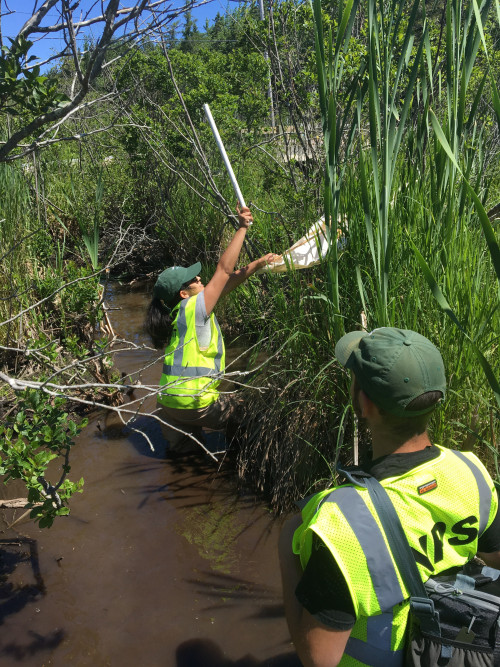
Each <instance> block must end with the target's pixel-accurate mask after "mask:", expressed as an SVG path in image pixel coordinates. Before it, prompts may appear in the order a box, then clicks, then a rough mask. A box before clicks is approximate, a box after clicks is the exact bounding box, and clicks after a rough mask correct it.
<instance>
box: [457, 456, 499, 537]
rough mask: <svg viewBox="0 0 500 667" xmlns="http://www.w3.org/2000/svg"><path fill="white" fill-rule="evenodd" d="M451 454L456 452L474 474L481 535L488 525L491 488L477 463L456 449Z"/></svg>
mask: <svg viewBox="0 0 500 667" xmlns="http://www.w3.org/2000/svg"><path fill="white" fill-rule="evenodd" d="M451 451H452V452H453V454H456V455H457V456H458V458H459V459H460V460H461V461H463V462H464V463H465V464H466V465H467V466H469V470H470V471H471V473H472V474H473V475H474V479H475V480H476V484H477V488H478V491H479V535H482V534H483V532H484V531H485V530H486V526H487V525H488V519H489V518H490V508H491V489H490V487H489V486H488V482H487V481H486V479H485V478H484V475H483V473H482V472H481V471H480V470H479V468H478V467H477V465H475V464H474V463H472V461H471V460H470V459H468V458H467V457H466V456H464V455H463V454H462V452H458V451H457V450H456V449H452V450H451Z"/></svg>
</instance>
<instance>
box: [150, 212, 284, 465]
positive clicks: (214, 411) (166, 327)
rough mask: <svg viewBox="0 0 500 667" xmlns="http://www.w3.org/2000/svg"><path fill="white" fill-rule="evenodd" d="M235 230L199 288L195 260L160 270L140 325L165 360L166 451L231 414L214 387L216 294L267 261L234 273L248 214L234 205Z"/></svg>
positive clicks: (218, 373) (217, 374) (217, 375)
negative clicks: (213, 267) (160, 350)
mask: <svg viewBox="0 0 500 667" xmlns="http://www.w3.org/2000/svg"><path fill="white" fill-rule="evenodd" d="M237 211H238V222H239V228H238V229H237V230H236V232H235V234H234V236H233V238H232V240H231V242H230V243H229V245H228V247H227V249H226V250H225V252H224V253H223V255H222V257H221V258H220V260H219V263H218V264H217V268H216V270H215V273H214V275H213V276H212V278H211V279H210V281H209V282H208V283H207V285H206V286H205V285H204V284H203V283H202V282H201V279H200V276H199V275H198V274H199V273H200V271H201V264H200V263H199V262H197V263H196V264H193V265H191V266H188V267H183V266H171V267H169V268H168V269H165V271H163V272H162V273H161V274H160V276H159V277H158V280H157V281H156V284H155V286H154V289H153V298H152V300H151V303H150V305H149V308H148V312H147V315H146V322H145V329H146V331H147V332H148V333H149V335H150V336H151V339H152V341H153V344H154V345H155V347H157V348H158V349H160V348H162V347H164V346H165V345H166V349H165V358H164V363H163V373H162V376H161V379H160V386H161V387H164V389H163V390H162V391H161V392H160V393H159V394H158V405H159V407H160V411H161V414H160V416H161V417H162V419H163V420H164V421H165V422H167V423H168V424H169V426H163V425H162V430H163V434H164V436H165V438H166V439H167V440H168V442H169V445H170V449H171V450H173V451H177V452H187V451H194V450H196V449H197V448H199V447H198V445H196V442H194V441H193V439H192V438H191V437H190V435H192V436H194V437H195V438H197V439H198V440H200V441H201V442H203V433H202V427H203V426H205V427H208V428H212V429H223V428H224V427H225V426H226V425H227V422H228V420H229V418H230V417H231V415H232V414H233V412H234V408H235V404H236V402H235V401H234V400H232V396H231V395H225V396H221V395H220V394H219V392H218V390H217V387H218V385H219V383H220V380H221V378H222V376H223V374H224V369H225V365H224V362H225V351H224V341H223V338H222V334H221V330H220V327H219V324H218V322H217V319H216V317H215V314H214V312H213V310H214V308H215V305H216V304H217V301H218V300H219V298H220V297H221V296H222V295H224V294H228V293H229V292H231V291H232V290H233V289H235V287H238V285H240V284H241V283H242V282H244V281H245V280H246V279H247V278H249V277H250V276H251V275H252V274H254V273H255V272H256V271H257V270H258V269H260V268H262V267H264V266H265V265H266V264H267V263H269V262H272V260H273V258H274V255H273V254H272V253H269V254H267V255H264V256H263V257H261V258H260V259H257V260H255V261H253V262H250V264H248V265H247V266H245V267H243V268H241V269H238V270H237V271H234V267H235V265H236V262H237V260H238V256H239V254H240V250H241V248H242V246H243V242H244V240H245V235H246V232H247V229H248V227H249V225H250V224H251V223H252V214H251V213H250V210H249V209H248V208H246V207H243V208H241V209H240V208H239V207H238V208H237Z"/></svg>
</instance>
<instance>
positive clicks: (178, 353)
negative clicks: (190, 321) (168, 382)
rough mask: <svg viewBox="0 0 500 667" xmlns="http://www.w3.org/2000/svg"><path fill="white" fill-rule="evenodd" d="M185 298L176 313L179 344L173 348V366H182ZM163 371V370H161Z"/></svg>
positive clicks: (184, 337)
mask: <svg viewBox="0 0 500 667" xmlns="http://www.w3.org/2000/svg"><path fill="white" fill-rule="evenodd" d="M187 302H188V300H187V299H183V300H182V301H181V305H180V306H179V314H178V315H177V332H178V333H179V344H178V345H177V347H176V348H175V350H174V363H173V364H172V367H173V368H182V355H183V354H184V344H185V342H186V333H187V322H186V306H187ZM163 372H165V371H163ZM167 375H179V374H178V373H167Z"/></svg>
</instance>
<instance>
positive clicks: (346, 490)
mask: <svg viewBox="0 0 500 667" xmlns="http://www.w3.org/2000/svg"><path fill="white" fill-rule="evenodd" d="M324 502H335V503H337V505H338V507H339V509H340V511H341V512H342V514H343V515H344V516H345V518H346V521H347V523H348V524H349V526H350V527H351V530H352V531H353V532H354V534H355V536H356V539H357V540H358V542H359V544H360V546H361V549H362V550H363V554H364V555H365V558H366V564H367V567H368V571H369V573H370V578H371V581H372V584H373V588H374V590H375V594H376V596H377V600H378V603H379V605H380V608H381V609H382V611H388V610H389V609H391V608H392V607H393V606H394V605H395V604H399V602H401V601H402V600H403V599H404V597H405V596H404V593H403V591H402V590H401V586H400V585H399V581H398V577H397V574H396V570H395V569H394V566H393V563H392V559H391V557H390V554H389V550H388V549H387V546H386V543H385V541H384V536H383V534H382V531H381V530H380V528H379V527H378V524H377V522H376V521H375V519H374V518H373V515H372V513H371V512H370V510H369V509H368V507H367V506H366V503H365V501H364V500H363V498H362V497H361V496H360V494H359V493H358V492H357V491H356V489H355V488H354V487H352V486H343V487H340V488H338V489H335V491H332V493H330V495H328V496H327V497H326V498H325V499H324Z"/></svg>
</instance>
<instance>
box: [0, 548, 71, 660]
mask: <svg viewBox="0 0 500 667" xmlns="http://www.w3.org/2000/svg"><path fill="white" fill-rule="evenodd" d="M25 582H26V583H25ZM45 594H46V589H45V583H44V581H43V577H42V574H41V571H40V562H39V557H38V545H37V542H36V540H32V539H29V538H23V537H18V538H12V539H2V540H0V626H1V625H3V624H4V623H5V621H6V619H7V618H8V617H9V616H12V615H14V614H17V613H18V612H20V611H21V610H22V609H23V608H24V607H26V606H27V605H29V604H31V603H36V602H37V600H40V599H41V598H42V597H43V596H44V595H45ZM28 634H29V639H30V641H29V643H27V644H24V645H21V644H19V643H16V642H13V641H11V642H8V643H5V644H3V645H2V646H0V658H1V657H5V658H9V660H11V661H13V660H16V661H20V660H23V659H24V658H26V657H29V656H34V655H36V654H37V653H39V652H40V651H47V650H50V649H54V648H56V647H57V646H58V645H59V644H60V643H61V642H62V641H63V640H64V637H65V633H64V631H63V630H60V629H58V630H55V631H53V632H50V633H48V634H46V635H42V634H40V633H37V632H33V631H31V630H30V631H29V633H28Z"/></svg>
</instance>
